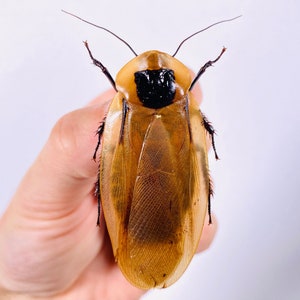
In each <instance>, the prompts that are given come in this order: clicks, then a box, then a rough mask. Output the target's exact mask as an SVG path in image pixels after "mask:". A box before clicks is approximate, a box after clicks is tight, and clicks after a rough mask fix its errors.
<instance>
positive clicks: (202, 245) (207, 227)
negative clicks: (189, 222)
mask: <svg viewBox="0 0 300 300" xmlns="http://www.w3.org/2000/svg"><path fill="white" fill-rule="evenodd" d="M217 230H218V221H217V219H216V217H215V215H212V223H211V224H209V221H208V217H206V219H205V221H204V226H203V231H202V235H201V238H200V242H199V245H198V248H197V252H203V251H205V250H207V249H208V248H209V247H210V246H211V245H212V243H213V241H214V238H215V236H216V233H217Z"/></svg>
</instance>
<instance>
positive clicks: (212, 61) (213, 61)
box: [189, 47, 226, 91]
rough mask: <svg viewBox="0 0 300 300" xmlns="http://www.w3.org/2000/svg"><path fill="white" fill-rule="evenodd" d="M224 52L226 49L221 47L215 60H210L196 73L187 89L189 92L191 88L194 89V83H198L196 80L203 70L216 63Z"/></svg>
mask: <svg viewBox="0 0 300 300" xmlns="http://www.w3.org/2000/svg"><path fill="white" fill-rule="evenodd" d="M225 51H226V48H225V47H223V49H222V51H221V53H220V55H219V56H218V57H217V58H216V59H215V60H210V61H208V62H207V63H206V64H205V65H204V66H203V67H202V68H201V69H200V70H199V72H198V73H197V75H196V77H195V78H194V80H193V81H192V83H191V86H190V88H189V91H191V90H192V88H193V87H194V85H195V83H196V82H197V81H198V79H199V78H200V76H201V75H202V74H203V73H204V72H205V70H206V69H207V68H208V67H211V66H212V65H213V64H214V63H216V62H217V61H218V60H219V59H220V58H221V56H222V55H223V53H224V52H225Z"/></svg>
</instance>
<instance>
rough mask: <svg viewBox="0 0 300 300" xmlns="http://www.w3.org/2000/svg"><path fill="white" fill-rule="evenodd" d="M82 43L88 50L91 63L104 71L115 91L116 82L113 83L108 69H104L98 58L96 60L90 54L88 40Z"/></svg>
mask: <svg viewBox="0 0 300 300" xmlns="http://www.w3.org/2000/svg"><path fill="white" fill-rule="evenodd" d="M83 43H84V45H85V47H86V49H87V51H88V52H89V55H90V58H91V59H92V61H93V64H94V65H95V66H97V67H99V68H100V69H101V71H102V72H103V73H104V75H105V76H106V78H107V79H108V80H109V82H110V83H111V85H112V86H113V88H114V89H115V91H117V89H116V83H115V81H114V79H113V78H112V77H111V75H110V73H109V71H108V70H107V69H106V67H104V66H103V65H102V63H101V62H100V61H99V60H97V59H95V58H94V57H93V54H92V52H91V50H90V48H89V45H88V42H87V41H84V42H83Z"/></svg>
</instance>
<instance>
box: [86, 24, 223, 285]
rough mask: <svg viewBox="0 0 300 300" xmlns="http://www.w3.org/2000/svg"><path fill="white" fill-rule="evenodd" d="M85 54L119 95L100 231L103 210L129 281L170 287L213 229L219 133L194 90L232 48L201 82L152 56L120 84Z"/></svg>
mask: <svg viewBox="0 0 300 300" xmlns="http://www.w3.org/2000/svg"><path fill="white" fill-rule="evenodd" d="M105 30H106V29H105ZM85 46H86V48H87V50H88V51H89V55H90V57H91V59H92V60H93V63H94V64H95V65H96V66H98V67H100V68H101V69H102V71H103V72H104V74H105V75H106V76H107V77H108V79H109V81H110V82H111V83H112V85H113V87H114V88H115V90H116V91H117V93H116V95H115V97H114V98H113V100H112V102H111V105H110V107H109V110H108V113H107V115H106V119H105V122H102V123H101V126H100V127H99V129H98V134H99V142H98V145H97V148H96V150H95V154H94V158H96V153H97V150H98V148H99V145H100V142H101V143H102V148H101V154H100V165H99V179H98V201H99V206H98V207H99V212H98V224H99V215H100V202H101V207H102V208H103V212H104V217H105V221H106V224H107V229H108V233H109V236H110V239H111V243H112V248H113V253H114V256H115V259H116V261H117V262H118V264H119V267H120V269H121V271H122V272H123V274H124V276H125V277H126V278H127V279H128V280H129V281H130V282H131V283H132V284H133V285H135V286H137V287H139V288H142V289H150V288H153V287H167V286H169V285H171V284H172V283H174V282H175V281H176V280H177V279H178V278H179V277H180V276H181V275H182V274H183V272H184V271H185V269H186V268H187V266H188V264H189V263H190V261H191V259H192V257H193V255H194V253H195V251H196V249H197V246H198V243H199V240H200V237H201V232H202V228H203V224H204V219H205V215H206V213H207V211H208V214H209V222H211V215H210V196H211V194H212V189H211V184H210V177H209V170H208V161H207V144H206V134H207V133H208V134H209V135H210V137H211V140H212V146H213V149H214V151H215V144H214V130H213V128H212V126H211V125H210V123H209V122H208V121H207V120H206V118H205V117H204V116H203V114H202V113H201V111H200V110H199V108H198V103H197V102H196V100H195V99H194V97H193V95H192V93H191V90H192V88H193V86H194V84H195V82H196V81H197V80H198V79H199V77H200V76H201V75H202V74H203V73H204V72H205V70H206V69H207V68H208V67H209V66H211V65H212V64H213V63H215V62H216V61H217V60H218V59H219V58H220V57H221V56H222V54H223V53H224V51H225V48H223V49H222V52H221V54H220V55H219V56H218V57H217V58H216V59H215V60H213V61H209V62H207V63H206V64H205V65H204V66H203V67H202V68H201V69H200V70H199V72H198V74H197V75H196V77H195V78H194V79H193V78H192V77H191V72H190V70H189V69H188V68H187V67H186V66H185V65H184V64H182V63H181V62H180V61H179V60H177V59H176V58H174V56H171V55H169V54H166V53H163V52H159V51H156V50H153V51H147V52H145V53H142V54H140V55H137V56H136V57H135V58H134V59H132V60H131V61H130V62H128V63H127V64H126V65H125V66H124V67H123V68H122V69H121V70H120V71H119V73H118V74H117V76H116V80H115V81H114V79H113V78H112V77H111V75H110V74H109V72H108V71H107V69H106V68H105V67H104V66H103V65H102V63H101V62H99V61H98V60H96V59H95V58H94V57H93V55H92V53H91V51H90V49H89V46H88V44H87V42H85ZM180 46H181V45H180ZM177 51H178V49H177ZM177 51H176V52H175V54H176V53H177ZM134 53H135V52H134ZM215 156H216V158H217V154H216V151H215Z"/></svg>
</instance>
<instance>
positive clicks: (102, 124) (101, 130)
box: [93, 118, 105, 161]
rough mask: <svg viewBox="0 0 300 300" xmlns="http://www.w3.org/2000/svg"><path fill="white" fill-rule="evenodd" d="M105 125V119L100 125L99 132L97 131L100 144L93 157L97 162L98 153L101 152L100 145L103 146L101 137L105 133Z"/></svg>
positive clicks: (98, 143)
mask: <svg viewBox="0 0 300 300" xmlns="http://www.w3.org/2000/svg"><path fill="white" fill-rule="evenodd" d="M104 125H105V118H104V119H103V121H102V122H101V123H100V125H99V127H98V129H97V131H96V135H98V142H97V145H96V148H95V151H94V155H93V160H94V161H96V157H97V152H98V150H99V147H100V144H101V137H102V134H103V131H104Z"/></svg>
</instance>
